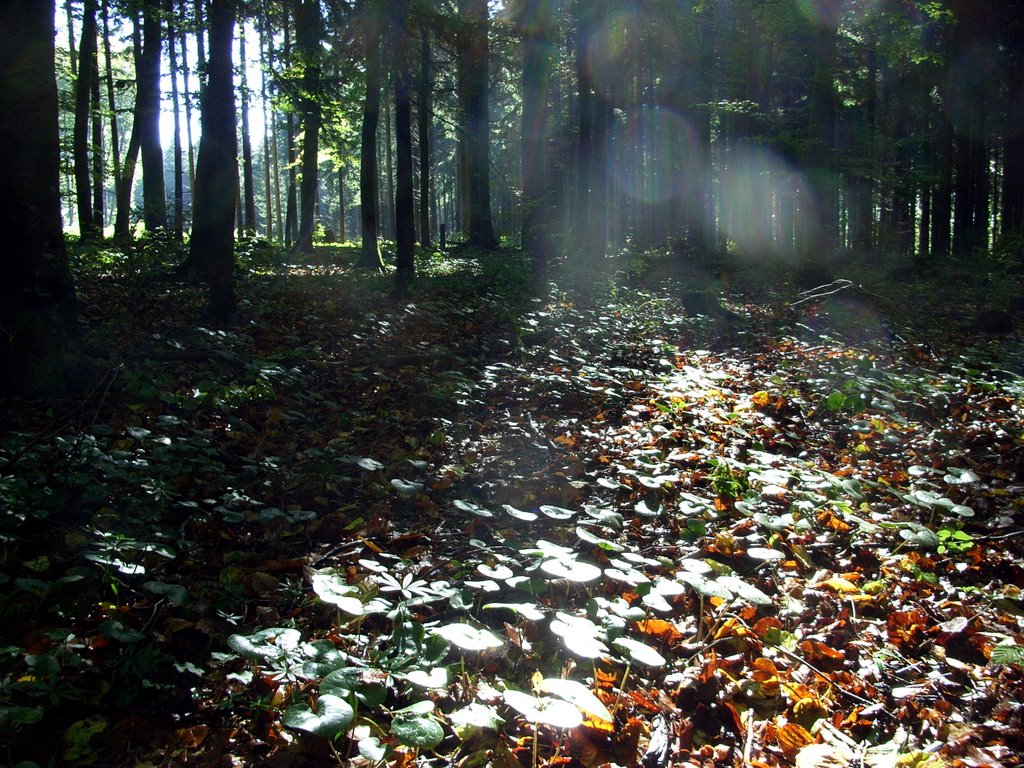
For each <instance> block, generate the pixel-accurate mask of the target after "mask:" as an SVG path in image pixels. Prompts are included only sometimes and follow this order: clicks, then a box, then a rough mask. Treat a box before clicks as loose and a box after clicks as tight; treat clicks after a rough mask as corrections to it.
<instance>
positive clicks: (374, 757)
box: [359, 736, 390, 763]
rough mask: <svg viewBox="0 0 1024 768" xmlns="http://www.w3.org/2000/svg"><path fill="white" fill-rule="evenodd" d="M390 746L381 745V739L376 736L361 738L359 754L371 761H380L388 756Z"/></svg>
mask: <svg viewBox="0 0 1024 768" xmlns="http://www.w3.org/2000/svg"><path fill="white" fill-rule="evenodd" d="M389 751H390V748H389V747H388V746H387V745H386V744H385V745H381V743H380V739H378V738H377V737H376V736H367V737H366V738H364V739H360V740H359V754H360V756H361V757H363V758H365V759H366V760H369V761H370V762H371V763H379V762H381V761H383V760H384V758H386V757H387V756H388V752H389Z"/></svg>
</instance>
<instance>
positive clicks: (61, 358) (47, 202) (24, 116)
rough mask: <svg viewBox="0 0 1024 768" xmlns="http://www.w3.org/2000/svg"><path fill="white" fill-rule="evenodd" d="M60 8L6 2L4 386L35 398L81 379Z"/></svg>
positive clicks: (29, 0) (1, 11) (0, 140)
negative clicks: (58, 41)
mask: <svg viewBox="0 0 1024 768" xmlns="http://www.w3.org/2000/svg"><path fill="white" fill-rule="evenodd" d="M54 11H55V6H54V2H53V0H49V2H44V0H6V1H5V2H4V3H2V4H0V167H2V168H3V171H4V183H3V184H0V232H3V233H4V242H3V245H2V246H0V274H3V277H4V279H3V281H2V284H0V328H2V329H3V332H2V333H0V393H4V394H19V395H25V396H30V397H34V396H39V395H46V394H58V393H61V392H63V391H67V390H68V389H69V388H71V387H73V386H74V385H75V384H78V383H81V382H75V381H74V380H73V379H74V376H75V373H76V372H75V371H74V370H73V368H74V362H73V357H72V355H73V352H74V346H75V338H76V316H75V312H76V310H75V304H76V301H75V291H74V286H73V284H72V281H71V275H70V272H69V270H68V260H67V251H66V250H65V245H64V233H63V229H62V223H61V202H60V191H59V190H60V139H59V135H58V107H57V84H56V80H55V75H54V72H55V70H54V58H55V54H54V30H53V23H54ZM93 39H95V30H93ZM83 61H84V60H83ZM82 66H83V68H86V67H87V66H88V64H87V63H83V65H82Z"/></svg>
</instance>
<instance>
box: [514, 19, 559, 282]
mask: <svg viewBox="0 0 1024 768" xmlns="http://www.w3.org/2000/svg"><path fill="white" fill-rule="evenodd" d="M520 12H521V13H522V16H521V18H520V26H521V29H522V34H523V73H522V90H523V124H522V134H523V137H522V146H521V153H522V155H521V166H522V177H523V178H522V189H523V202H522V240H523V251H524V252H525V253H526V255H527V258H529V259H530V265H531V268H532V271H533V277H534V282H535V284H536V285H539V284H541V283H542V281H543V278H544V275H545V274H546V272H547V268H548V260H549V258H550V244H549V234H550V229H551V221H550V217H549V215H548V214H549V207H548V205H547V203H548V201H547V173H546V170H545V168H546V163H547V153H546V147H545V142H546V136H547V97H548V93H547V91H548V75H549V71H550V68H551V57H550V54H549V48H550V39H549V36H550V30H549V29H548V24H549V22H550V18H549V16H548V4H547V3H546V2H544V1H543V0H526V2H524V3H523V5H522V8H521V11H520Z"/></svg>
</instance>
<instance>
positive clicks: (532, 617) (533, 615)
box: [484, 603, 544, 621]
mask: <svg viewBox="0 0 1024 768" xmlns="http://www.w3.org/2000/svg"><path fill="white" fill-rule="evenodd" d="M500 608H504V609H506V610H509V611H512V612H513V613H518V614H519V615H520V616H522V617H523V618H524V619H527V620H528V621H540V620H541V619H543V618H544V612H543V611H541V610H540V608H538V607H537V604H536V603H488V604H487V605H485V606H484V610H485V611H486V610H498V609H500Z"/></svg>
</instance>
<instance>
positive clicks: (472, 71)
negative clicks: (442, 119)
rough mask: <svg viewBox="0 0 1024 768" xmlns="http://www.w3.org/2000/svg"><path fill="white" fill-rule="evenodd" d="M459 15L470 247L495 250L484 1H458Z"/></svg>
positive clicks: (463, 202)
mask: <svg viewBox="0 0 1024 768" xmlns="http://www.w3.org/2000/svg"><path fill="white" fill-rule="evenodd" d="M459 14H460V15H461V16H462V17H463V18H464V19H465V21H466V23H467V29H466V31H465V32H464V39H463V40H462V44H461V46H460V49H459V62H458V66H459V68H460V78H461V79H462V80H463V84H464V87H463V90H462V92H460V93H459V117H460V129H461V131H462V133H463V135H464V136H465V153H464V157H463V162H464V163H465V166H466V167H465V178H466V180H467V182H468V189H467V190H466V192H467V193H468V199H465V198H464V199H463V200H462V205H464V206H468V216H467V220H468V224H469V231H468V232H467V233H466V239H467V242H468V243H469V245H471V246H474V247H477V248H482V249H483V250H494V249H496V248H497V247H498V238H497V237H496V236H495V234H494V223H493V220H492V218H491V155H490V151H491V150H490V147H491V140H490V118H489V110H488V103H487V101H488V92H489V69H490V66H489V65H490V49H489V44H488V40H487V35H488V28H489V26H490V25H489V23H488V18H487V0H459Z"/></svg>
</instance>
